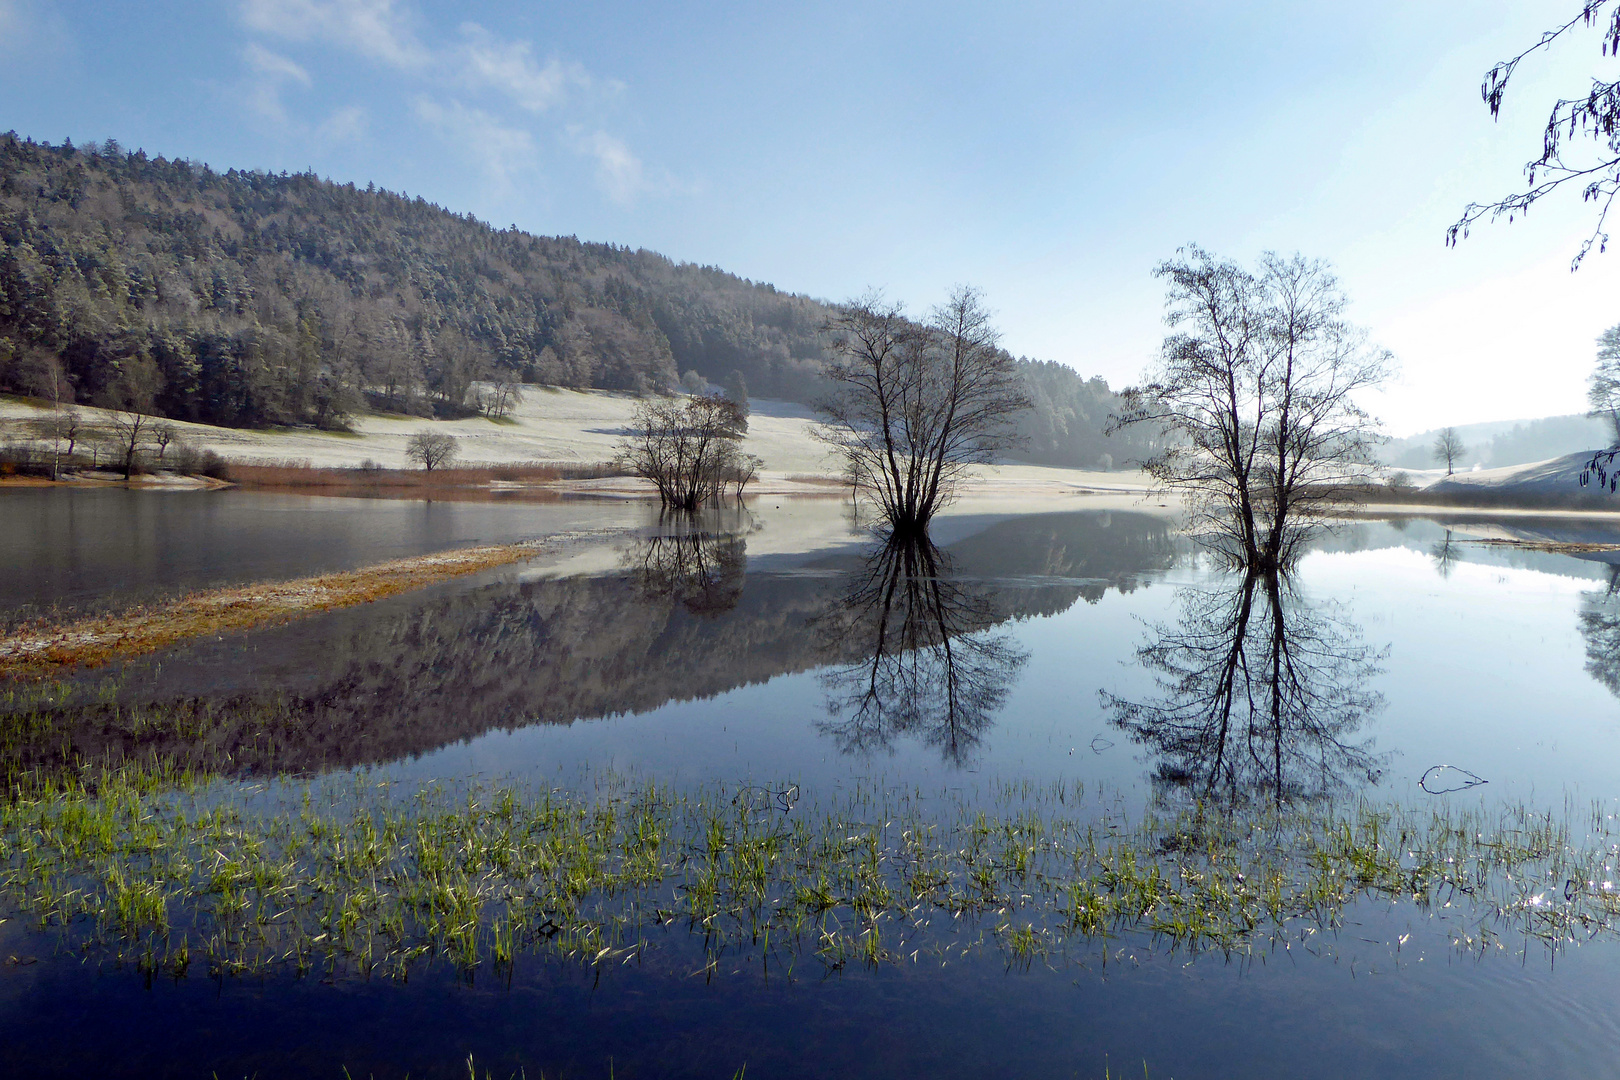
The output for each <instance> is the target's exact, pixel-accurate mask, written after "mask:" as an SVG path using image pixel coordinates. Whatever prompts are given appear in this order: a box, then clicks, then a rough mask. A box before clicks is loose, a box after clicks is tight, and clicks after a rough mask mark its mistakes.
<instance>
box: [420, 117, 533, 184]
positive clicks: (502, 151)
mask: <svg viewBox="0 0 1620 1080" xmlns="http://www.w3.org/2000/svg"><path fill="white" fill-rule="evenodd" d="M416 115H417V118H418V119H420V120H421V121H423V122H424V123H425V124H427V125H428V126H429V127H431V128H433V129H434V130H435V131H436V132H438V134H439V136H440V137H441V138H443V139H444V140H445V141H446V142H449V143H451V144H452V145H454V146H457V147H459V148H460V149H461V150H462V151H463V152H464V153H465V154H466V155H467V156H468V157H469V158H471V159H472V160H474V161H476V162H478V164H479V166H480V168H481V170H482V172H483V174H484V177H485V179H486V180H487V181H488V182H489V184H490V186H491V187H492V188H494V189H495V191H496V192H497V193H498V194H502V195H504V194H507V193H509V192H510V191H512V190H513V189H514V188H515V187H516V186H517V181H518V179H519V178H520V176H521V175H522V174H524V173H532V172H533V171H534V170H535V168H536V165H537V160H536V154H535V149H534V137H533V136H532V135H530V134H529V132H527V131H525V130H524V129H523V128H517V127H510V126H508V125H506V124H503V123H501V121H500V120H499V119H497V118H496V117H494V116H491V115H490V114H489V113H487V112H485V111H484V110H482V109H475V108H470V107H468V106H466V105H463V104H462V103H461V102H459V101H454V100H451V101H446V102H440V101H434V100H433V99H432V98H428V97H419V98H417V99H416Z"/></svg>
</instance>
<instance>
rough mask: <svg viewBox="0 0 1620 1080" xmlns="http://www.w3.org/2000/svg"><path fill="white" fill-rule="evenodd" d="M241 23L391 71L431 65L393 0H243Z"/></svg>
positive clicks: (427, 51) (423, 48)
mask: <svg viewBox="0 0 1620 1080" xmlns="http://www.w3.org/2000/svg"><path fill="white" fill-rule="evenodd" d="M242 21H243V22H245V23H246V24H247V25H248V26H249V27H250V28H252V29H254V30H258V31H261V32H263V33H266V34H274V35H275V36H277V37H282V38H287V39H289V40H292V41H312V40H315V41H326V42H330V43H332V44H334V45H339V46H341V47H343V48H347V49H349V50H351V51H353V52H357V53H359V54H360V55H362V56H366V57H370V58H371V59H373V60H380V61H382V62H383V63H386V64H389V65H391V66H393V67H397V68H418V67H422V66H424V65H425V64H427V63H428V62H429V61H430V60H431V53H430V52H429V50H428V49H427V47H426V46H424V45H423V44H422V43H421V41H419V40H418V39H417V37H416V34H415V32H414V31H412V29H411V27H410V20H409V18H408V17H407V16H406V15H405V13H404V12H403V11H402V10H401V9H400V8H398V7H397V6H396V5H395V3H394V0H243V2H242Z"/></svg>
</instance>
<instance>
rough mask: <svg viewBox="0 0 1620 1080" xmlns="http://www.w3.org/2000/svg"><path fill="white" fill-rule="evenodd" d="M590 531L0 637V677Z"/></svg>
mask: <svg viewBox="0 0 1620 1080" xmlns="http://www.w3.org/2000/svg"><path fill="white" fill-rule="evenodd" d="M606 535H608V534H607V533H606V532H603V533H600V534H597V533H559V534H556V535H554V536H549V537H547V538H545V539H544V540H537V541H526V542H524V543H519V544H495V545H485V546H480V547H466V548H455V549H452V550H449V551H440V552H435V553H433V554H430V555H415V556H411V557H409V558H404V559H394V560H391V561H389V562H384V563H378V564H376V565H375V566H367V567H362V568H360V569H358V570H345V571H341V572H337V573H331V574H321V575H318V576H316V577H307V578H297V579H295V580H292V581H277V582H266V583H261V584H256V585H238V586H230V587H227V588H219V589H209V590H206V591H203V592H195V593H190V594H188V595H185V596H182V597H179V598H177V599H174V600H170V601H168V602H166V603H162V604H155V605H151V606H149V607H142V608H136V609H134V610H131V611H125V612H119V613H117V614H111V615H100V616H96V617H93V618H88V619H82V620H79V621H76V622H70V623H66V624H63V625H59V626H44V627H37V626H36V627H31V628H27V629H23V630H19V631H14V632H13V633H10V634H7V635H5V636H4V637H0V677H6V676H9V677H12V678H39V677H44V676H49V675H52V674H55V673H58V672H61V671H64V670H66V669H68V668H74V667H99V666H101V665H103V664H107V663H111V662H113V661H115V660H123V659H128V658H130V657H133V656H139V655H142V654H145V653H151V652H156V651H157V650H159V649H163V648H167V647H168V646H170V645H174V644H177V643H179V642H181V641H185V640H188V639H190V638H196V637H202V636H204V635H207V634H225V633H232V632H235V631H240V630H248V629H251V628H253V627H256V626H263V625H266V624H268V623H275V622H284V621H286V620H288V619H292V618H297V617H299V616H304V615H312V614H315V613H316V612H320V611H330V610H332V609H334V608H343V607H352V606H354V605H356V604H365V603H370V602H371V601H373V600H381V599H383V598H385V597H389V596H395V595H397V594H399V593H403V592H408V591H410V590H412V589H420V588H422V587H424V586H426V585H432V584H435V583H437V582H441V581H448V580H450V579H451V578H457V577H462V576H464V575H467V574H474V573H478V572H479V571H482V570H491V569H494V568H496V567H500V566H506V565H509V564H512V563H517V562H523V561H525V560H528V559H532V558H535V557H536V556H538V555H541V554H544V553H546V552H548V551H550V550H555V549H556V548H558V547H560V546H562V545H563V544H564V543H566V542H569V541H577V540H582V539H586V538H598V537H605V536H606Z"/></svg>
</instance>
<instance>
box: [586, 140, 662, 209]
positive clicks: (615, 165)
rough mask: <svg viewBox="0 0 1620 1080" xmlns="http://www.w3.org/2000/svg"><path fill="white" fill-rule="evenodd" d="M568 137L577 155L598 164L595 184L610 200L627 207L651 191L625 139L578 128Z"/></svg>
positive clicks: (644, 170) (637, 159) (642, 169)
mask: <svg viewBox="0 0 1620 1080" xmlns="http://www.w3.org/2000/svg"><path fill="white" fill-rule="evenodd" d="M569 135H570V139H571V141H572V143H573V146H574V149H575V150H576V151H577V152H579V153H581V154H584V155H586V156H587V157H590V158H592V159H594V160H595V162H596V184H597V186H598V187H600V188H601V189H602V192H603V193H604V194H605V195H607V197H608V198H610V199H612V200H613V201H614V202H616V203H618V204H619V205H620V206H628V205H629V204H631V203H633V202H635V200H636V196H637V195H640V194H641V193H642V192H643V191H646V190H647V189H648V184H647V170H646V168H645V167H644V166H643V165H642V163H641V159H640V158H639V157H637V156H636V155H635V154H634V153H633V152H631V150H630V147H629V146H627V145H625V142H624V140H623V139H620V138H617V137H615V136H613V135H609V134H608V133H607V132H605V131H592V132H589V133H587V132H585V131H582V130H580V129H578V128H574V129H572V130H571V131H570V133H569Z"/></svg>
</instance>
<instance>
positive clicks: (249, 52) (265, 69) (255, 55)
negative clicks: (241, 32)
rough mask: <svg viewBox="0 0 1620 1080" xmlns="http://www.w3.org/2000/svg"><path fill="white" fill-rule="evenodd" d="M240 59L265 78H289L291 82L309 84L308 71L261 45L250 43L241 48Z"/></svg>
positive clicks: (280, 79)
mask: <svg viewBox="0 0 1620 1080" xmlns="http://www.w3.org/2000/svg"><path fill="white" fill-rule="evenodd" d="M242 59H243V60H246V61H247V64H248V67H250V68H252V69H253V70H254V71H256V72H258V73H259V74H260V75H263V76H265V77H267V78H270V79H274V80H275V81H277V82H280V81H282V80H283V79H291V80H292V81H293V82H297V83H303V84H304V85H305V86H309V85H310V83H311V80H310V77H309V72H307V71H305V70H304V69H303V67H302V66H301V65H299V64H298V63H296V62H295V61H292V60H289V59H287V58H286V57H285V56H281V55H279V54H277V53H273V52H271V51H270V50H269V49H266V48H265V47H264V46H262V45H257V44H250V45H249V46H248V47H247V48H245V49H243V50H242Z"/></svg>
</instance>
